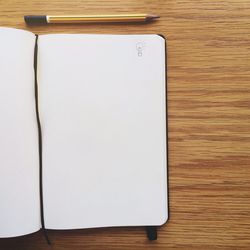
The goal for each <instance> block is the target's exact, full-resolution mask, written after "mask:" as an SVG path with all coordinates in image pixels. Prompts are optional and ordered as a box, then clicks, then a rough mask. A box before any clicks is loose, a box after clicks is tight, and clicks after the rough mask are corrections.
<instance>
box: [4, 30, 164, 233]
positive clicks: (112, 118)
mask: <svg viewBox="0 0 250 250" xmlns="http://www.w3.org/2000/svg"><path fill="white" fill-rule="evenodd" d="M165 85H166V80H165V40H164V38H162V37H161V36H159V35H81V34H51V35H40V36H38V37H37V36H36V35H34V34H33V33H31V32H28V31H24V30H17V29H11V28H0V117H1V120H0V201H1V203H0V237H13V236H19V235H24V234H29V233H32V232H35V231H38V230H39V229H40V228H41V211H42V212H43V216H42V217H44V225H45V228H47V229H79V228H94V227H110V226H157V225H162V224H164V223H165V222H166V221H167V218H168V199H167V171H166V169H167V143H166V137H167V134H166V119H167V118H166V93H165V88H166V86H165ZM35 87H37V89H36V88H35ZM35 90H36V91H37V92H36V93H38V96H36V95H35ZM36 105H38V107H36ZM36 108H38V111H39V113H37V112H36V111H37V109H36ZM39 119H40V125H41V128H40V129H41V130H39V126H38V125H39ZM39 131H41V133H42V135H41V137H40V138H39V133H38V132H39ZM41 139H42V140H41ZM39 154H42V155H40V156H41V158H42V161H43V162H42V164H41V162H39ZM40 171H41V172H40ZM41 175H42V176H41ZM41 188H42V189H41ZM42 198H43V204H41V200H42ZM41 205H43V206H42V207H43V210H41Z"/></svg>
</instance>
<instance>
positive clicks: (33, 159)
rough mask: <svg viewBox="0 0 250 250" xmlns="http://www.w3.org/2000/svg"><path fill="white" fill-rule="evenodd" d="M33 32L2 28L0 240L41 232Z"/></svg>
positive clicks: (0, 41) (0, 36)
mask: <svg viewBox="0 0 250 250" xmlns="http://www.w3.org/2000/svg"><path fill="white" fill-rule="evenodd" d="M34 47H35V36H34V34H32V33H31V32H27V31H24V30H17V29H11V28H1V27H0V238H1V237H13V236H19V235H24V234H28V233H33V232H35V231H38V230H39V229H40V199H39V158H38V156H39V155H38V134H37V122H36V111H35V96H34Z"/></svg>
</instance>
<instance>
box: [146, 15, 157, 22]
mask: <svg viewBox="0 0 250 250" xmlns="http://www.w3.org/2000/svg"><path fill="white" fill-rule="evenodd" d="M157 18H160V16H158V15H147V20H148V21H151V20H154V19H157Z"/></svg>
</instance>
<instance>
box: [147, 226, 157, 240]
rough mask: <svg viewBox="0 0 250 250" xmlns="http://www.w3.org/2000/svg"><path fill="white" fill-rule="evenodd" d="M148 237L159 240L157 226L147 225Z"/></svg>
mask: <svg viewBox="0 0 250 250" xmlns="http://www.w3.org/2000/svg"><path fill="white" fill-rule="evenodd" d="M146 232H147V237H148V239H149V240H157V227H156V226H147V227H146Z"/></svg>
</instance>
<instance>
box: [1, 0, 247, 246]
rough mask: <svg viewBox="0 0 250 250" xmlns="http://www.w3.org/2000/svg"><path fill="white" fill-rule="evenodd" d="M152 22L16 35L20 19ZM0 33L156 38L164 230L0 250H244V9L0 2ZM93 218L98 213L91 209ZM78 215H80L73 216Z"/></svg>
mask: <svg viewBox="0 0 250 250" xmlns="http://www.w3.org/2000/svg"><path fill="white" fill-rule="evenodd" d="M131 12H148V13H154V14H159V15H160V16H161V18H160V20H159V21H157V22H154V23H151V24H147V25H144V24H127V25H121V24H88V25H87V24H85V25H50V26H40V27H38V26H37V27H26V26H25V24H24V22H23V15H27V14H67V13H68V14H83V13H84V14H96V13H97V14H105V13H131ZM0 25H1V26H8V27H17V28H23V29H27V30H30V31H33V32H35V33H37V34H45V33H60V32H64V33H98V34H99V33H105V34H107V33H109V34H141V33H142V34H144V33H161V34H163V35H164V36H166V37H167V39H168V90H169V91H168V103H169V184H170V185H169V189H170V220H169V222H168V223H167V224H166V225H164V226H163V227H162V228H160V229H159V239H158V240H157V241H156V242H149V241H148V240H147V239H146V237H145V232H144V230H143V229H142V228H106V229H91V230H77V231H63V232H60V231H49V237H50V239H51V240H52V242H53V245H52V246H48V245H46V242H45V241H44V238H43V237H42V234H41V232H38V233H35V234H32V235H28V236H24V237H18V238H14V239H1V240H0V249H4V250H8V249H14V250H15V249H29V250H31V249H32V250H33V249H35V250H40V249H63V250H67V249H76V250H78V249H118V250H119V249H250V166H249V164H250V156H249V154H250V36H249V31H250V1H248V0H228V1H225V0H224V1H218V0H217V1H215V0H196V1H194V0H193V1H192V0H155V1H148V0H137V1H136V0H129V1H125V0H124V1H115V0H109V1H90V0H86V1H84V0H75V1H70V0H57V1H53V0H51V1H50V0H44V1H42V0H27V1H25V0H1V1H0ZM100 209H101V208H100ZM83 212H84V211H83Z"/></svg>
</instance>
